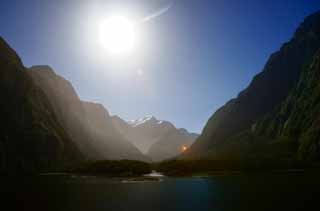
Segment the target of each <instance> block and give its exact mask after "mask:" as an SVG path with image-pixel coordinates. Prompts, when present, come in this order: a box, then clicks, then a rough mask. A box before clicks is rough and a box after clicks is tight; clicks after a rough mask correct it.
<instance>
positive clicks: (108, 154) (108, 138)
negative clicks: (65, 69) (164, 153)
mask: <svg viewBox="0 0 320 211" xmlns="http://www.w3.org/2000/svg"><path fill="white" fill-rule="evenodd" d="M28 73H29V75H30V76H31V77H32V78H33V80H34V81H35V82H36V83H37V85H38V86H39V87H41V89H42V90H43V91H44V92H45V94H46V96H47V97H48V99H49V100H50V103H51V105H52V106H53V108H54V111H55V114H56V116H57V117H58V119H59V122H60V123H61V125H62V126H63V127H64V128H65V129H66V132H67V133H68V134H69V136H70V137H71V139H72V140H73V141H74V143H76V144H77V146H78V147H79V149H80V150H81V152H82V153H83V154H84V155H85V156H86V158H87V159H90V160H99V159H134V160H147V158H146V157H145V156H143V155H142V153H141V152H139V150H137V149H136V148H135V147H134V146H133V145H132V144H131V143H129V142H127V141H126V140H125V138H124V137H122V136H121V134H119V133H118V132H117V130H115V129H114V127H113V125H112V123H111V117H110V116H109V113H108V112H107V110H106V109H105V108H104V107H103V106H102V105H100V104H95V103H89V102H82V101H81V100H80V99H79V97H78V95H77V93H76V91H75V90H74V88H73V86H72V84H71V83H70V82H69V81H67V80H65V79H64V78H63V77H61V76H59V75H57V74H56V73H55V72H54V71H53V70H52V69H51V68H50V67H48V66H33V67H31V68H30V70H29V71H28Z"/></svg>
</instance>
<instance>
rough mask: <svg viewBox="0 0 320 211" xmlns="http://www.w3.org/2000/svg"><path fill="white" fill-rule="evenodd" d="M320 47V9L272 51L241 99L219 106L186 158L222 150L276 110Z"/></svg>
mask: <svg viewBox="0 0 320 211" xmlns="http://www.w3.org/2000/svg"><path fill="white" fill-rule="evenodd" d="M319 47H320V12H317V13H315V14H313V15H311V16H309V17H307V18H306V19H305V21H304V22H303V23H302V24H301V25H300V27H299V28H298V29H297V31H296V32H295V34H294V37H293V38H292V39H291V40H290V41H289V42H288V43H285V44H284V45H283V46H282V47H281V49H280V50H279V51H278V52H276V53H274V54H272V55H271V57H270V58H269V60H268V62H267V63H266V65H265V67H264V69H263V71H262V72H261V73H259V74H258V75H256V76H255V77H254V78H253V80H252V82H251V83H250V85H249V86H248V87H247V88H246V89H245V90H244V91H242V92H241V93H240V94H239V95H238V97H237V98H235V99H232V100H230V101H229V102H227V103H226V105H224V106H223V107H221V108H220V109H218V110H217V111H216V112H215V113H214V115H213V116H212V117H211V118H210V119H209V121H208V123H207V125H206V126H205V128H204V130H203V132H202V134H201V136H200V137H199V138H198V139H197V141H196V142H195V143H194V144H193V145H192V146H191V148H190V150H188V151H187V153H185V155H184V156H185V157H188V158H195V157H204V156H207V155H208V154H209V151H212V150H213V151H219V145H225V144H224V143H223V142H225V141H226V140H227V139H229V138H231V137H232V136H235V135H237V134H239V133H240V132H242V131H244V130H248V129H249V128H251V126H252V125H254V123H256V121H258V120H259V119H261V118H262V117H263V116H264V115H266V114H268V113H269V112H272V111H273V110H274V109H275V107H276V106H278V105H279V104H280V103H281V102H283V101H284V100H285V99H286V97H287V96H288V94H289V92H290V91H291V90H292V89H293V88H294V87H295V85H296V84H297V81H298V79H299V76H300V72H301V70H302V68H303V67H304V66H305V65H306V64H308V63H310V61H311V60H312V58H313V56H314V55H315V53H316V51H317V49H319Z"/></svg>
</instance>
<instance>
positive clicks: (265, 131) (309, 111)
mask: <svg viewBox="0 0 320 211" xmlns="http://www.w3.org/2000/svg"><path fill="white" fill-rule="evenodd" d="M319 121H320V50H319V51H318V53H317V54H316V56H315V57H314V59H313V61H312V62H311V63H310V64H309V65H308V66H306V68H305V69H304V70H303V72H302V74H301V78H300V80H299V82H298V84H297V87H296V88H295V89H294V90H293V91H292V92H291V93H290V95H289V96H288V97H287V99H286V100H285V101H284V102H283V103H282V104H281V105H280V106H279V107H278V108H277V109H275V111H274V112H272V113H270V114H268V115H266V116H265V118H263V119H262V120H261V121H258V122H257V124H256V126H255V128H254V130H252V133H253V134H254V135H256V136H260V137H265V138H266V139H268V140H272V144H277V145H281V146H283V147H285V148H286V152H288V153H290V154H289V155H290V156H291V157H292V158H295V159H299V160H312V161H314V160H320V122H319Z"/></svg>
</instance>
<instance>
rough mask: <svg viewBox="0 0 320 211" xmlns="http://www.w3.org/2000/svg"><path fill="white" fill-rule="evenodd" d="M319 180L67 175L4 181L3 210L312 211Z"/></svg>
mask: <svg viewBox="0 0 320 211" xmlns="http://www.w3.org/2000/svg"><path fill="white" fill-rule="evenodd" d="M319 178H320V177H319V175H314V174H308V175H307V174H304V173H300V174H289V175H283V174H282V175H238V176H220V177H212V178H163V179H162V182H153V181H148V182H137V183H122V182H121V181H118V180H110V179H106V178H95V177H75V176H73V177H70V176H61V175H60V176H59V175H50V176H41V177H37V178H29V179H23V180H22V179H21V178H20V179H15V181H14V182H12V180H11V182H10V181H9V180H8V179H4V178H3V179H2V180H1V181H2V182H1V204H0V206H1V207H2V208H4V207H6V206H9V208H6V209H3V210H10V211H11V210H54V211H84V210H88V211H98V210H99V211H104V210H105V211H117V210H119V211H126V210H128V211H133V210H137V211H158V210H159V211H160V210H161V211H173V210H178V211H180V210H181V211H189V210H197V211H198V210H199V211H206V210H214V211H215V210H216V211H224V210H232V211H236V210H245V211H250V210H259V211H260V210H268V211H271V210H282V211H285V210H290V211H293V210H311V208H312V207H319V202H318V201H319V199H320V198H319V196H320V182H319ZM318 209H319V208H318ZM312 210H314V209H312Z"/></svg>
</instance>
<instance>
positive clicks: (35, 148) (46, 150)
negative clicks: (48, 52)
mask: <svg viewBox="0 0 320 211" xmlns="http://www.w3.org/2000/svg"><path fill="white" fill-rule="evenodd" d="M0 87H1V91H0V93H1V97H2V99H3V100H2V101H1V103H0V115H1V127H0V174H17V173H39V172H48V171H61V170H62V169H66V168H73V167H74V166H77V165H78V164H81V165H82V163H83V162H86V161H95V160H122V159H129V160H140V161H151V160H157V161H158V160H162V159H167V158H171V157H173V156H177V155H178V154H179V153H180V152H181V151H180V149H181V146H182V145H186V146H189V145H190V144H191V143H193V141H194V140H195V138H196V136H197V134H192V133H189V132H188V131H186V130H185V129H177V128H175V126H174V125H172V124H171V123H169V122H167V121H159V120H156V119H155V118H154V117H153V118H150V119H145V120H146V121H144V122H140V123H141V124H139V125H132V124H130V123H129V122H125V121H123V120H122V119H120V118H119V117H117V116H113V117H111V116H110V114H109V112H108V111H107V110H106V108H104V107H103V105H101V104H97V103H91V102H84V101H81V100H80V99H79V97H78V95H77V93H76V92H75V90H74V88H73V87H72V84H71V83H70V82H69V81H67V80H66V79H64V78H63V77H61V76H59V75H57V74H56V73H55V72H54V71H53V70H52V69H51V68H50V67H49V66H45V65H42V66H33V67H31V68H29V69H27V68H25V67H24V66H23V64H22V62H21V60H20V58H19V57H18V55H17V54H16V53H15V51H14V50H13V49H11V48H10V46H9V45H8V44H7V43H6V42H5V41H4V40H3V39H2V38H0ZM147 120H148V121H147ZM135 123H137V122H135ZM164 137H165V140H163V139H164ZM173 139H174V140H173ZM152 146H156V147H152ZM149 148H152V150H151V151H150V152H148V151H147V150H146V151H144V152H143V153H145V154H143V153H142V152H141V151H142V150H143V149H149ZM140 150H141V151H140Z"/></svg>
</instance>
